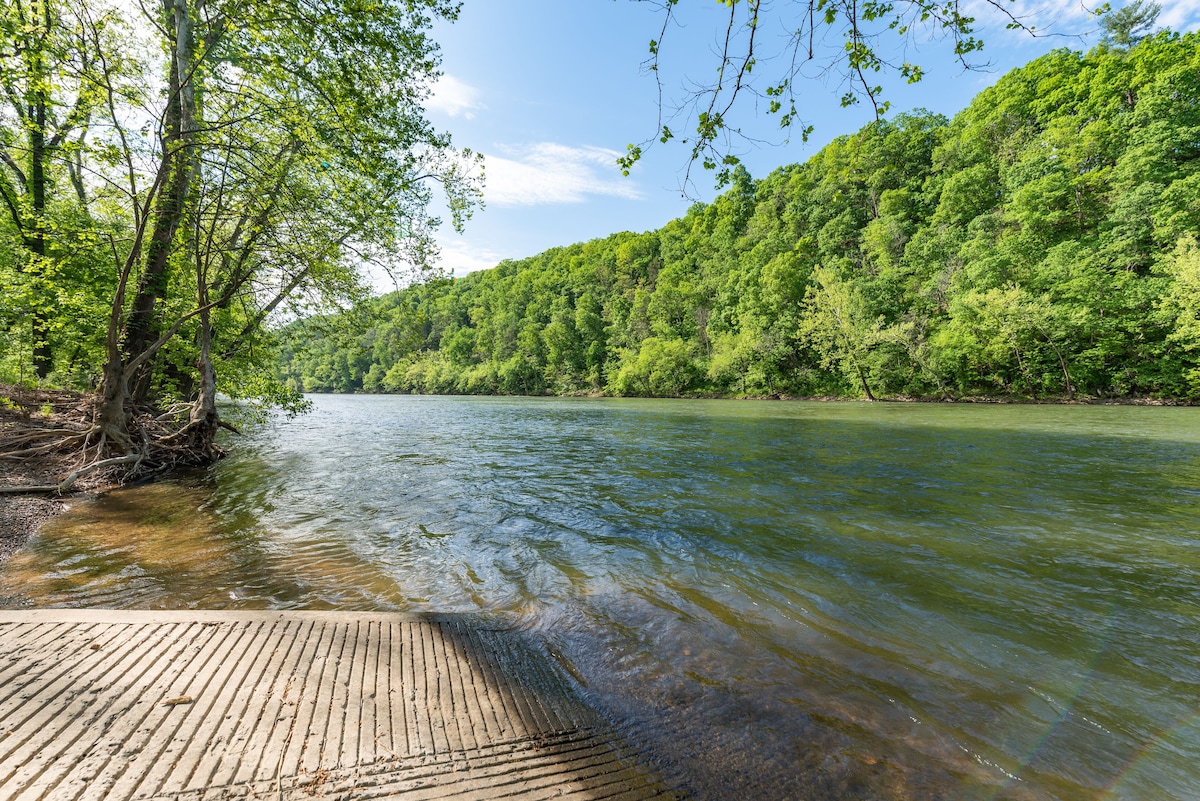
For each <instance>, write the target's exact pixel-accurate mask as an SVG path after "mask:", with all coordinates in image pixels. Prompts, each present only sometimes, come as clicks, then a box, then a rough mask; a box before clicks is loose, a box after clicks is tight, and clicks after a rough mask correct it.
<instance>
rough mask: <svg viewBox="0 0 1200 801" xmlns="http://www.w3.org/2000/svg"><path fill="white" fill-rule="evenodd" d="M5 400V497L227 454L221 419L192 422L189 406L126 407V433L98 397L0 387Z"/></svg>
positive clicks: (107, 482)
mask: <svg viewBox="0 0 1200 801" xmlns="http://www.w3.org/2000/svg"><path fill="white" fill-rule="evenodd" d="M0 398H4V399H6V400H7V402H6V403H5V404H3V405H2V406H0V463H4V464H7V465H9V466H10V467H9V468H7V469H5V470H4V473H3V476H2V478H3V479H4V481H3V484H4V485H3V486H0V494H36V493H41V494H49V493H56V494H62V493H66V492H69V491H71V490H76V489H95V488H98V487H103V486H114V485H120V484H125V483H128V482H130V481H133V480H139V479H144V478H147V477H152V476H156V475H163V474H165V473H169V472H171V471H173V470H177V469H179V468H183V467H194V466H203V465H207V464H211V463H212V462H214V461H216V460H217V459H219V458H220V457H221V456H222V455H223V451H222V450H221V449H220V448H219V447H218V446H217V445H216V444H215V443H214V442H213V435H214V434H215V429H216V425H219V424H211V423H197V422H194V421H189V419H188V417H187V415H186V412H187V406H186V405H180V406H173V407H172V408H171V409H169V410H167V411H165V412H164V411H163V410H162V409H155V408H152V407H149V406H146V407H138V408H127V412H129V418H130V425H129V427H128V430H117V429H115V428H114V427H112V426H108V425H103V424H101V423H100V422H98V421H97V415H96V399H95V397H94V396H89V395H80V394H77V393H67V392H58V391H53V392H48V391H43V390H26V389H20V388H14V387H6V386H0ZM48 478H52V479H53V483H51V482H50V481H47V480H46V479H48ZM38 479H41V480H38Z"/></svg>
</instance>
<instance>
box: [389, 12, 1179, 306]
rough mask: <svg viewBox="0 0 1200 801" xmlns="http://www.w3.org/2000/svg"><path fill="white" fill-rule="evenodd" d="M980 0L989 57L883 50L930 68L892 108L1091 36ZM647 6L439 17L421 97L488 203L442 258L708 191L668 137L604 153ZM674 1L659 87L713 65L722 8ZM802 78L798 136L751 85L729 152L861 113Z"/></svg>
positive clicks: (774, 146) (516, 243) (639, 92)
mask: <svg viewBox="0 0 1200 801" xmlns="http://www.w3.org/2000/svg"><path fill="white" fill-rule="evenodd" d="M787 2H788V0H776V2H775V5H776V6H777V7H783V6H786V4H787ZM1119 2H1120V0H1118V1H1117V2H1114V3H1113V5H1118V4H1119ZM1160 2H1161V5H1162V6H1163V12H1162V14H1161V15H1160V17H1159V25H1160V26H1169V27H1171V28H1172V29H1174V30H1179V31H1185V30H1195V29H1196V28H1197V27H1200V0H1160ZM979 3H980V11H979V12H978V14H977V18H978V20H979V25H978V27H977V29H978V31H979V32H980V34H981V38H983V39H984V40H985V43H986V44H985V48H984V50H983V51H982V54H981V55H980V57H979V60H980V61H986V62H988V63H989V66H988V67H987V68H986V69H983V70H980V71H973V72H964V71H963V70H962V69H961V67H959V66H958V65H957V64H956V63H955V62H954V61H953V58H952V55H951V52H950V46H949V44H948V43H947V42H945V41H942V42H937V41H934V42H926V43H919V44H918V46H917V47H916V49H915V50H914V49H913V48H912V47H911V46H909V48H908V50H907V51H906V52H903V53H901V52H899V51H897V52H896V53H893V54H892V55H893V56H895V57H896V58H898V59H903V60H908V61H915V62H917V63H920V64H921V65H922V66H924V67H925V68H926V70H927V75H926V78H925V79H924V80H923V81H922V82H920V83H918V84H914V85H907V84H904V83H903V82H902V81H899V80H895V81H887V82H885V89H886V95H885V96H886V99H888V100H889V101H890V102H891V108H892V111H893V112H897V111H904V110H909V109H913V108H921V107H923V108H927V109H929V110H931V111H934V112H939V113H943V114H945V115H947V116H953V115H954V114H955V113H956V112H957V111H959V110H961V109H962V108H964V107H965V106H966V105H967V104H968V103H969V102H970V100H971V98H972V97H974V95H975V94H977V93H978V92H979V91H980V90H981V89H983V88H985V87H986V86H988V85H990V84H992V83H994V82H995V81H996V80H997V79H998V78H999V77H1000V76H1001V75H1003V74H1004V73H1005V72H1007V71H1008V70H1010V69H1012V68H1013V67H1017V66H1020V65H1021V64H1024V63H1026V62H1027V61H1029V60H1031V59H1033V58H1035V57H1037V56H1039V55H1041V54H1042V53H1045V52H1047V51H1048V50H1050V49H1053V48H1055V47H1070V48H1072V49H1087V48H1089V47H1091V46H1092V45H1094V44H1095V42H1096V41H1097V38H1098V35H1097V33H1096V24H1095V22H1094V20H1091V19H1089V18H1088V15H1087V14H1086V12H1085V11H1084V9H1083V7H1082V6H1081V5H1080V4H1079V2H1078V0H1064V1H1063V2H1057V3H1036V2H1027V0H1017V2H1016V3H1015V7H1016V8H1017V9H1018V10H1019V11H1020V12H1021V13H1022V14H1024V15H1026V18H1027V19H1029V20H1030V21H1032V22H1034V23H1035V24H1036V25H1037V27H1038V28H1039V29H1040V30H1042V31H1044V32H1045V33H1047V34H1050V35H1043V36H1040V37H1037V38H1034V37H1030V36H1029V35H1028V34H1025V33H1019V32H1014V31H1008V30H1005V29H1004V27H1003V25H1002V23H1001V21H1000V20H999V18H998V17H997V16H996V15H995V14H994V13H989V12H988V11H987V10H986V9H985V8H984V7H983V5H982V0H979ZM655 5H656V4H655V3H650V2H634V0H466V2H465V3H464V5H463V9H462V13H461V15H460V18H459V20H458V21H457V22H456V23H454V24H453V25H440V24H439V25H438V27H437V28H436V29H435V38H436V39H437V41H438V42H439V43H440V44H441V48H442V58H443V63H442V70H443V72H444V76H443V78H442V80H441V81H440V82H439V84H438V86H437V87H436V90H435V94H434V96H433V98H431V100H430V103H429V109H428V110H429V114H430V117H431V119H432V120H433V121H434V122H435V123H436V124H437V125H438V126H439V127H441V128H443V129H445V130H448V131H450V132H451V134H452V135H453V137H454V142H455V145H456V146H458V147H469V148H471V149H472V150H475V151H477V152H480V153H483V154H484V156H485V159H486V164H487V166H486V176H487V186H486V189H485V198H486V208H484V209H483V210H481V211H478V212H477V213H476V214H475V216H474V218H473V219H472V220H471V221H470V222H469V223H468V226H467V230H466V231H465V233H463V234H461V235H459V234H456V233H454V231H453V230H452V229H451V228H450V227H449V226H448V225H447V226H446V227H445V228H444V230H443V231H442V233H441V234H440V236H439V241H440V243H441V246H442V266H444V267H446V268H447V269H449V270H452V271H453V272H454V273H455V274H458V275H462V274H464V273H466V272H469V271H471V270H476V269H483V268H487V267H491V266H494V265H495V264H497V263H498V262H499V261H500V260H502V259H505V258H513V259H516V258H523V257H526V256H532V255H534V254H536V253H539V252H541V251H543V250H546V249H547V248H551V247H554V246H558V245H567V244H571V243H573V242H579V241H586V240H588V239H594V238H597V237H603V236H607V235H608V234H611V233H614V232H617V231H624V230H629V231H646V230H651V229H655V228H659V227H661V226H662V225H664V224H665V223H666V222H668V221H669V220H671V219H673V218H675V217H679V216H681V215H682V214H683V213H684V212H686V210H687V208H688V206H689V205H690V203H691V202H693V201H694V200H697V199H698V200H702V201H706V202H707V201H709V200H711V199H712V198H713V197H714V196H715V195H716V194H717V192H716V190H715V189H714V187H713V182H712V179H711V175H709V174H706V173H704V172H703V171H702V170H699V169H696V170H694V171H693V179H694V186H693V187H692V188H691V190H690V199H689V198H685V197H683V196H682V194H681V191H680V186H681V182H682V180H683V177H684V168H685V167H686V153H685V151H684V148H683V147H682V146H679V145H668V146H659V145H656V146H655V147H653V148H651V149H650V150H649V151H648V152H647V153H646V155H645V156H644V158H643V160H642V162H641V164H639V165H638V167H636V168H635V170H634V172H633V174H632V175H631V176H629V177H622V176H621V174H620V171H619V170H618V169H617V167H616V165H615V159H616V158H617V156H618V155H620V154H621V153H623V152H624V151H625V148H626V145H628V144H629V143H631V142H641V141H643V140H645V139H647V138H648V137H650V136H651V135H652V134H653V133H654V131H655V130H656V127H657V124H658V104H657V98H658V94H657V87H656V83H655V81H654V79H653V77H652V76H651V75H649V74H647V73H646V71H645V70H644V69H643V68H642V64H643V62H644V61H645V59H646V58H647V45H648V43H649V41H650V40H651V39H654V38H658V34H659V31H660V29H661V25H662V19H661V17H660V16H659V14H660V13H661V12H659V11H657V10H656V8H655ZM1091 5H1092V4H1090V3H1089V6H1091ZM679 8H680V13H679V21H680V22H679V24H678V25H675V26H673V27H672V28H671V29H670V31H669V32H668V36H667V37H666V38H665V40H664V47H665V50H664V54H663V58H664V61H665V65H666V67H665V68H664V70H663V73H662V74H663V79H664V80H663V84H664V90H665V91H666V93H667V96H668V99H671V98H675V99H678V98H679V97H681V96H683V94H684V92H685V89H686V86H687V85H688V84H687V81H688V80H692V81H703V80H705V79H707V77H708V76H710V75H712V74H713V71H714V70H715V68H716V64H717V61H716V58H715V56H714V52H715V48H716V46H717V37H718V34H719V33H720V32H721V31H723V29H724V28H723V25H724V22H723V20H724V17H723V14H725V13H727V11H725V10H724V9H722V7H721V6H720V5H719V4H718V3H717V2H716V0H683V2H682V3H680V6H679ZM778 27H780V26H777V28H778ZM771 32H772V31H771V30H770V29H769V28H768V29H765V32H764V45H765V46H766V48H765V50H764V51H763V52H766V51H768V50H770V45H771V44H772V39H771V38H770V33H771ZM776 44H778V40H777V41H776ZM771 67H772V65H771V63H770V62H769V61H765V62H763V63H761V64H760V66H759V70H758V72H759V73H760V74H761V76H762V78H763V79H766V78H768V77H771V76H772V70H771ZM798 89H799V90H800V101H801V102H800V107H801V110H802V111H801V113H802V116H803V117H804V119H805V120H806V121H807V122H808V123H809V124H812V125H814V126H815V131H814V132H813V134H812V136H811V137H810V139H809V141H808V142H807V143H803V142H801V141H800V138H799V136H798V135H793V137H792V141H791V142H790V143H785V139H786V134H785V133H783V132H781V131H780V130H779V128H778V123H777V120H776V119H774V118H773V117H769V116H767V115H765V114H756V113H755V108H754V104H753V101H752V99H751V98H747V100H748V101H750V102H747V103H745V104H744V105H743V106H742V107H741V108H740V109H739V111H738V114H739V116H738V118H737V120H736V123H737V124H739V125H741V126H742V128H743V130H744V131H747V132H749V133H751V134H752V135H754V136H755V137H756V138H760V139H763V140H765V143H764V144H760V145H756V146H753V147H750V146H746V147H741V148H739V151H738V152H739V153H740V155H741V156H742V159H743V162H744V163H745V164H746V166H747V168H748V169H749V170H750V172H751V174H753V175H754V176H755V177H761V176H764V175H766V174H767V173H769V172H770V171H771V170H772V169H774V168H775V167H778V166H780V165H783V164H790V163H793V162H802V161H805V160H807V159H808V158H810V157H811V156H812V155H814V154H815V153H816V152H817V151H818V150H819V149H820V148H821V146H823V145H824V144H826V143H827V142H829V141H830V140H832V139H833V138H835V137H837V136H840V135H842V134H846V133H851V132H853V131H856V130H858V129H859V128H860V127H861V126H863V125H864V124H866V123H867V122H869V121H870V120H871V119H872V118H873V116H872V114H873V112H872V111H871V110H870V108H869V106H867V107H864V105H861V104H860V105H859V106H857V107H853V108H849V109H847V108H842V107H841V106H840V104H839V98H840V97H841V95H842V93H843V92H844V91H845V89H844V87H843V86H842V85H841V83H840V81H838V80H837V79H828V78H826V79H822V78H821V77H820V76H819V75H817V74H816V73H815V71H814V72H813V74H812V77H811V78H810V79H809V80H807V81H805V82H804V83H803V85H801V86H799V87H798ZM380 288H381V289H383V288H384V287H380Z"/></svg>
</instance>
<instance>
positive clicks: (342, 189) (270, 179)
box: [0, 0, 478, 470]
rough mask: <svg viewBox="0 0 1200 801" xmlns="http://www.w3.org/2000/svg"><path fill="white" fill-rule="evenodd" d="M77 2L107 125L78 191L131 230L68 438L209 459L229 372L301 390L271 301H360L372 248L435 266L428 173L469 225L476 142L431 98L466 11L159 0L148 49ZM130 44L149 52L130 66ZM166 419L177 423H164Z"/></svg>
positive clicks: (250, 391) (398, 261)
mask: <svg viewBox="0 0 1200 801" xmlns="http://www.w3.org/2000/svg"><path fill="white" fill-rule="evenodd" d="M72 9H73V11H75V13H76V17H77V18H78V19H79V20H81V25H82V27H83V29H84V31H85V34H87V35H85V36H82V37H81V41H82V42H83V43H84V44H85V45H86V47H87V48H90V49H87V56H86V58H81V59H80V63H82V64H85V65H86V66H87V68H88V70H87V72H86V74H85V75H84V77H83V78H81V81H82V83H83V84H85V85H86V86H88V87H89V92H91V93H92V94H89V95H88V97H91V96H92V95H93V94H94V95H96V96H97V97H98V100H97V101H96V102H95V103H93V104H90V105H89V106H88V108H89V109H90V110H96V109H98V110H99V111H98V113H100V114H103V116H104V120H103V122H104V129H105V133H104V135H103V137H101V136H100V135H99V134H97V135H95V136H94V137H93V140H92V143H91V144H92V146H91V148H89V149H87V150H82V149H81V150H79V151H78V152H79V153H80V155H81V157H82V158H83V166H84V168H85V169H84V172H83V175H84V183H85V184H89V183H90V186H88V187H85V188H90V190H91V191H90V192H89V193H88V194H87V195H86V196H85V195H84V193H83V192H81V193H80V196H81V200H82V201H84V202H85V203H86V207H87V210H88V213H89V214H91V215H92V216H94V217H96V218H100V217H105V218H107V219H109V220H110V221H111V224H112V225H113V226H115V228H116V229H119V230H118V231H117V233H120V234H121V237H120V238H119V237H118V236H116V235H112V234H110V236H109V245H110V250H111V259H112V262H111V267H110V269H112V270H113V274H115V280H112V281H111V283H110V284H109V285H108V288H107V289H108V311H107V313H106V315H105V317H106V320H104V321H93V322H94V323H96V328H97V329H98V330H99V331H101V332H103V335H102V337H103V341H104V357H103V368H102V371H101V380H100V389H99V393H98V399H97V410H96V426H95V428H94V430H89V431H86V432H83V433H82V434H81V435H80V436H79V437H77V438H74V440H75V441H74V442H72V445H73V446H78V444H79V440H82V443H83V446H84V450H85V452H87V453H89V454H90V455H91V456H90V459H91V463H90V464H89V465H88V466H87V467H86V468H85V469H99V468H101V467H104V466H107V465H115V464H118V463H120V464H123V465H136V466H138V467H139V469H143V470H144V469H147V467H149V466H151V465H152V463H153V462H154V461H155V458H157V457H154V456H152V455H151V454H150V451H151V450H156V451H157V452H158V456H160V457H162V458H161V459H159V460H158V461H159V462H160V463H162V464H163V465H165V464H166V463H167V462H171V461H175V460H177V459H184V460H207V459H211V458H213V457H214V456H215V455H217V449H216V448H215V446H214V444H213V437H214V435H215V432H216V429H217V427H218V425H220V421H219V418H218V416H217V413H216V392H217V386H218V383H217V381H218V375H219V374H220V375H224V376H225V377H226V379H228V380H226V381H225V383H223V384H221V389H222V391H223V392H225V393H226V394H228V395H230V396H232V397H241V396H246V395H249V396H259V397H267V398H270V399H273V400H276V401H280V400H282V401H284V402H286V401H287V392H286V390H285V389H284V388H283V386H282V384H272V383H271V381H270V380H268V378H269V376H270V375H271V373H272V372H273V371H271V370H270V369H269V368H270V367H271V363H272V362H273V358H271V357H267V358H264V356H263V354H264V353H269V352H270V349H269V348H264V347H263V345H269V340H270V339H271V333H270V331H269V321H270V318H271V316H272V315H273V314H274V313H276V310H277V309H281V308H286V307H287V306H289V305H293V306H295V307H297V308H298V307H299V306H303V305H311V304H314V303H315V304H317V305H321V304H325V305H338V304H340V303H342V302H345V301H346V300H351V301H352V300H355V299H358V298H361V297H362V296H363V295H362V283H361V278H360V270H361V267H362V265H364V264H366V263H371V262H375V263H378V264H382V265H383V266H385V267H392V268H395V267H398V266H402V265H403V264H406V263H407V264H415V265H418V266H421V265H424V264H427V262H428V258H429V256H430V254H431V253H432V252H433V246H432V240H431V230H432V228H433V227H434V226H436V225H437V224H438V223H439V222H440V221H439V220H438V219H437V218H434V217H431V216H430V214H429V213H428V211H427V208H428V204H429V203H430V201H431V199H432V186H440V187H441V188H442V189H443V191H444V193H445V195H446V197H447V202H448V206H449V208H450V210H451V213H452V215H453V221H454V223H455V224H456V225H461V224H462V223H463V222H464V221H465V219H466V218H467V217H468V216H469V214H470V211H471V208H472V204H473V203H474V201H475V200H476V199H477V197H478V181H477V178H476V177H475V176H476V175H477V166H478V164H477V159H476V158H475V157H474V155H473V154H471V153H470V152H469V151H463V152H461V153H460V152H458V151H455V150H454V149H453V148H452V147H451V143H450V139H449V137H448V136H447V135H445V134H443V133H441V132H438V131H436V130H434V129H433V128H432V126H431V125H430V123H429V122H428V121H427V120H426V119H425V117H424V112H423V104H424V102H425V100H426V98H427V97H428V95H429V91H430V86H431V84H432V82H433V80H434V79H435V78H436V76H437V64H438V59H437V49H436V45H435V44H434V43H433V42H432V41H431V40H430V39H429V38H428V31H429V28H430V25H431V24H432V20H433V19H434V18H435V17H436V18H443V19H453V18H454V16H455V15H456V13H457V6H456V5H455V4H453V3H451V2H447V0H406V1H405V2H399V1H398V0H397V1H396V2H393V0H253V1H252V2H249V3H247V2H244V0H236V2H235V0H163V2H162V4H161V5H159V6H158V7H157V8H149V7H148V8H147V9H146V12H145V13H147V14H148V15H149V19H150V21H151V22H152V23H153V25H152V27H150V28H145V29H143V30H144V33H145V37H146V38H145V39H144V40H143V41H141V42H139V43H138V44H140V45H142V47H141V48H140V50H139V48H137V47H134V48H130V47H128V44H129V43H128V42H123V43H121V44H122V45H123V47H122V48H121V49H117V48H114V47H113V43H112V42H110V41H107V40H105V39H103V38H102V37H100V36H98V35H95V34H96V32H97V30H98V27H97V25H96V16H95V14H94V13H93V12H94V9H93V8H92V6H91V5H89V2H88V0H79V1H78V4H77V5H76V6H72ZM21 30H24V29H21ZM4 33H5V35H6V37H9V38H10V39H11V37H12V36H15V35H16V33H15V32H14V31H13V30H12V29H11V26H10V28H7V29H5V31H4ZM18 39H19V37H18ZM12 41H16V40H12ZM12 41H9V42H8V43H7V44H9V45H11V44H12ZM0 47H2V45H0ZM126 52H135V53H136V52H143V53H146V54H147V55H146V56H145V57H144V58H143V61H142V62H141V63H139V64H138V65H136V66H135V67H132V68H130V67H127V66H125V64H124V62H123V61H122V56H121V54H122V53H126ZM81 69H82V68H81ZM381 76H390V77H389V79H388V80H381V79H380V78H381ZM45 83H46V82H45V81H43V82H42V83H39V84H37V86H41V85H43V84H45ZM49 85H51V86H52V87H53V86H57V84H56V83H55V82H54V81H50V82H49ZM148 110H150V111H152V113H151V114H149V115H148V114H147V111H148ZM26 127H28V126H26ZM10 168H11V165H10ZM264 368H268V372H267V373H266V374H265V375H264V373H263V369H264ZM176 402H182V403H183V404H184V406H182V407H173V408H176V409H177V411H178V418H175V417H173V416H172V415H166V416H164V415H162V414H156V415H155V420H156V421H158V422H156V426H157V427H155V428H154V430H153V431H147V432H146V434H145V435H143V433H142V429H143V428H144V427H143V425H142V423H139V422H137V421H138V420H145V419H146V418H145V416H144V414H143V412H144V411H145V410H146V409H147V408H148V407H147V404H150V403H153V404H156V405H158V406H159V407H160V408H161V407H163V406H169V405H170V404H172V403H176ZM164 419H166V420H173V419H178V420H179V425H178V427H177V428H168V429H166V430H159V429H161V428H162V426H161V425H159V422H161V421H162V420H164ZM146 443H150V445H147V444H146Z"/></svg>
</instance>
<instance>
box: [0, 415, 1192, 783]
mask: <svg viewBox="0 0 1200 801" xmlns="http://www.w3.org/2000/svg"><path fill="white" fill-rule="evenodd" d="M313 400H314V403H315V408H314V410H313V411H312V412H311V413H310V414H307V415H303V416H300V417H297V418H294V419H290V420H289V419H287V418H285V417H282V416H281V417H278V418H275V419H273V420H272V421H271V422H270V423H268V424H267V425H265V426H263V427H260V428H256V429H254V430H253V431H251V432H249V433H248V434H247V435H246V436H243V437H241V438H240V439H236V440H235V441H233V442H232V453H231V455H230V456H229V457H228V458H227V459H225V460H224V461H222V462H221V463H220V464H219V465H217V466H216V467H215V468H213V469H212V470H210V471H207V472H205V473H203V474H200V475H196V476H191V477H187V478H185V479H182V480H180V481H175V482H170V483H162V484H155V485H147V486H142V487H133V488H129V489H126V490H121V491H118V492H113V493H110V494H108V495H106V496H104V497H103V498H101V499H99V500H97V501H94V502H82V503H78V504H76V505H75V507H74V508H72V509H71V510H70V512H68V513H67V514H65V515H63V516H61V517H59V518H58V519H57V520H55V521H53V522H52V523H51V524H50V525H49V526H48V527H47V529H46V530H45V531H44V532H43V534H42V535H41V536H39V537H38V538H36V539H35V540H34V541H33V542H31V543H30V545H29V546H28V547H27V548H26V549H24V550H23V551H22V552H21V553H19V554H18V555H17V556H15V557H14V558H13V559H12V560H10V561H9V562H8V563H7V564H5V565H3V566H2V567H0V596H2V595H10V596H11V595H16V596H18V597H19V598H21V599H22V600H23V602H24V603H27V604H31V605H34V606H107V607H121V608H191V607H195V608H273V609H300V608H308V609H358V610H398V611H438V612H454V611H463V612H480V611H482V612H485V613H489V614H492V615H496V616H498V617H499V618H502V619H504V620H506V621H508V622H510V623H512V624H514V625H517V626H520V627H522V628H523V629H526V630H529V631H531V632H533V633H535V634H536V635H537V636H539V637H541V638H542V639H543V640H544V641H545V642H546V644H547V646H548V648H549V649H550V651H551V652H552V653H553V654H554V655H555V657H556V658H557V659H558V660H559V662H560V663H561V664H562V665H563V666H564V668H565V669H566V670H567V671H568V672H569V673H571V674H572V675H573V676H574V677H575V680H576V681H578V682H579V683H580V685H581V687H582V688H583V691H584V692H585V693H586V695H587V696H588V697H589V698H590V699H591V700H592V701H593V702H594V703H595V704H596V705H598V706H599V707H600V708H601V709H603V710H604V711H605V712H606V714H607V715H609V716H611V718H612V719H613V720H614V721H615V722H616V723H617V724H618V725H619V726H620V727H621V728H622V730H623V731H625V732H626V733H627V734H628V736H629V737H630V738H632V739H634V740H636V741H637V742H639V743H641V744H642V745H644V746H645V747H646V748H647V749H648V752H649V753H650V754H652V755H653V758H654V759H655V761H656V762H657V763H658V764H659V765H660V766H661V767H662V768H663V770H664V771H665V772H666V773H667V774H668V775H669V776H670V777H671V778H672V779H673V780H674V781H678V782H680V783H681V785H682V786H683V787H685V788H686V789H688V790H689V791H690V792H691V793H692V794H693V795H694V797H696V798H699V799H760V798H761V799H843V798H854V799H943V798H944V799H1070V800H1071V801H1074V799H1088V800H1089V801H1093V800H1098V799H1180V801H1183V800H1184V799H1195V798H1198V797H1200V411H1197V410H1193V409H1179V408H1141V407H1102V406H1068V407H1063V406H1001V405H971V404H959V405H951V404H891V403H887V404H865V403H836V404H823V403H808V402H739V401H638V400H612V399H600V400H591V399H550V398H545V399H518V398H434V397H395V396H392V397H382V396H380V397H375V396H354V397H349V396H318V397H315V398H313Z"/></svg>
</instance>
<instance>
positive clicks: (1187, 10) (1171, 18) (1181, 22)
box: [1158, 0, 1200, 31]
mask: <svg viewBox="0 0 1200 801" xmlns="http://www.w3.org/2000/svg"><path fill="white" fill-rule="evenodd" d="M1159 5H1161V6H1162V13H1160V14H1159V15H1158V26H1159V27H1162V28H1170V29H1171V30H1173V31H1194V30H1196V29H1197V28H1198V27H1200V0H1162V1H1161V2H1160V3H1159Z"/></svg>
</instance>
